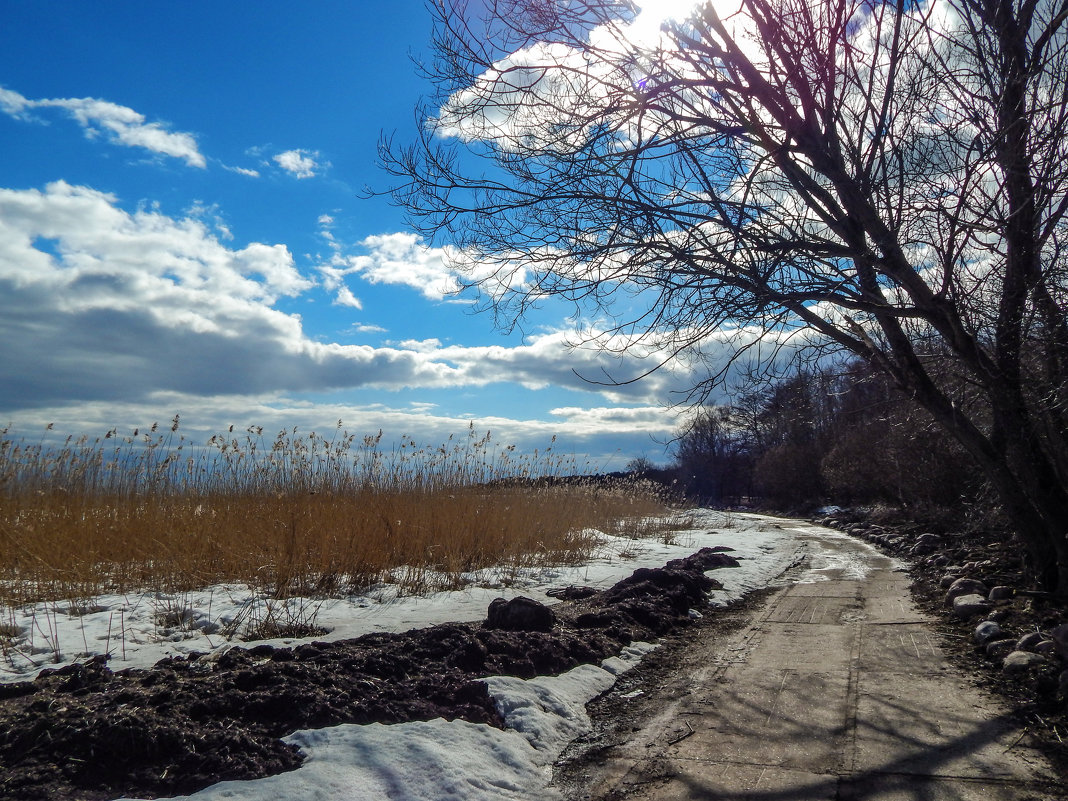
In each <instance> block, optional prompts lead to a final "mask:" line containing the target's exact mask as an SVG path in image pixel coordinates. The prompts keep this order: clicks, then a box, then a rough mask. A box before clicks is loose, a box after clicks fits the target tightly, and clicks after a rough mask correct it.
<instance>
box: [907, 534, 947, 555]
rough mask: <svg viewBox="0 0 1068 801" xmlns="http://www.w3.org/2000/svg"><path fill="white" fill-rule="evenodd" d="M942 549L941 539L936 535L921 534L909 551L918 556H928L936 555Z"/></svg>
mask: <svg viewBox="0 0 1068 801" xmlns="http://www.w3.org/2000/svg"><path fill="white" fill-rule="evenodd" d="M940 547H942V538H941V537H939V536H938V535H936V534H921V535H920V536H919V537H918V538H917V539H916V542H915V543H914V544H913V546H912V548H910V549H909V551H910V553H913V554H915V555H916V556H926V555H927V554H931V553H934V552H935V551H937V550H938V549H939V548H940Z"/></svg>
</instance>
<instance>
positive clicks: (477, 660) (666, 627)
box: [0, 548, 737, 801]
mask: <svg viewBox="0 0 1068 801" xmlns="http://www.w3.org/2000/svg"><path fill="white" fill-rule="evenodd" d="M722 550H723V549H716V550H713V549H708V548H705V549H702V550H701V551H700V552H698V553H697V554H694V555H693V556H690V557H687V559H683V560H673V561H672V562H671V563H669V564H668V565H667V566H666V567H664V568H656V569H640V570H637V571H635V573H634V574H633V575H632V576H630V577H629V578H627V579H624V580H623V581H621V582H619V583H618V584H616V585H615V586H614V587H612V588H610V589H608V590H605V591H603V592H597V591H593V590H589V589H588V588H561V589H560V591H559V592H558V593H557V595H559V596H560V597H564V598H571V599H573V600H565V601H562V602H561V603H560V604H558V605H556V606H554V607H553V612H554V613H555V619H556V623H555V625H554V626H553V627H552V628H551V630H549V631H547V632H546V631H514V630H502V629H499V628H489V627H488V626H480V625H477V624H460V623H451V624H445V625H440V626H434V627H432V628H428V629H421V630H417V631H411V632H406V633H403V634H370V635H367V636H364V637H360V638H357V639H352V640H343V641H337V642H312V643H306V644H303V645H298V646H296V647H293V648H275V647H272V646H268V645H259V646H256V647H253V648H248V649H245V648H231V649H230V650H228V651H225V652H223V653H218V652H216V653H213V654H201V655H197V654H192V655H190V656H188V657H186V658H168V659H164V660H162V661H160V662H159V663H157V664H156V665H155V666H154V667H153V668H151V669H149V670H140V669H126V670H120V671H114V672H113V671H112V670H111V669H110V668H109V667H108V665H107V660H106V658H105V657H97V658H94V659H91V660H89V661H88V662H85V663H80V664H75V665H70V666H67V667H64V668H60V669H58V670H44V671H42V672H41V674H40V675H39V676H38V678H36V679H35V680H34V681H32V682H20V683H16V684H7V685H0V797H2V798H4V799H11V800H12V801H31V800H32V801H38V800H39V799H54V798H78V799H84V801H98V800H102V799H109V798H115V797H118V796H121V795H135V796H142V797H159V796H163V795H176V794H187V793H191V792H195V791H196V790H199V789H201V788H203V787H207V786H208V785H211V784H214V783H215V782H218V781H223V780H227V779H252V778H258V777H262V776H268V775H272V774H275V773H280V772H284V771H287V770H293V769H295V768H297V767H299V766H300V764H301V762H302V760H303V755H302V754H301V753H300V751H299V750H298V749H296V748H295V747H293V746H290V745H287V744H285V743H283V742H282V741H281V740H280V739H279V738H281V737H284V736H285V735H287V734H290V733H292V732H294V731H297V730H299V729H308V728H321V727H325V726H333V725H338V724H341V723H357V724H363V723H374V722H377V723H401V722H405V721H414V720H431V719H433V718H439V717H440V718H445V719H446V720H455V719H462V720H466V721H470V722H473V723H485V724H488V725H491V726H496V727H498V728H499V727H501V726H503V721H502V720H501V717H500V715H499V713H498V712H497V709H496V707H495V705H494V703H493V699H492V698H491V697H490V695H489V693H488V691H487V689H486V684H485V683H484V682H483V681H480V679H481V678H484V677H486V676H492V675H511V676H518V677H521V678H530V677H533V676H536V675H553V674H557V673H561V672H563V671H566V670H570V669H571V668H573V667H576V666H577V665H579V664H583V663H599V662H600V661H601V660H603V659H605V658H606V657H608V656H611V655H613V654H615V653H617V652H618V651H619V650H620V648H621V647H622V646H623V645H626V644H628V643H630V642H635V641H641V640H649V639H654V638H657V637H661V636H663V635H665V634H668V633H670V632H673V631H676V630H679V629H681V628H683V627H686V626H690V625H692V623H693V618H694V616H692V615H691V614H690V610H691V609H704V608H705V607H706V606H707V605H708V600H707V599H708V596H707V592H708V590H710V589H714V588H718V587H719V586H720V585H719V583H718V582H716V581H715V580H714V579H711V578H709V577H708V576H706V575H705V574H704V571H706V570H710V569H713V568H716V567H728V566H731V565H732V564H734V565H736V564H737V562H736V561H735V560H734V559H733V558H732V557H730V556H728V555H726V554H724V553H722V552H721V551H722Z"/></svg>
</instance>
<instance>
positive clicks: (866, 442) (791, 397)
mask: <svg viewBox="0 0 1068 801" xmlns="http://www.w3.org/2000/svg"><path fill="white" fill-rule="evenodd" d="M959 394H960V397H959V399H958V400H959V402H960V403H961V404H966V403H970V402H972V401H971V400H970V398H969V397H968V392H967V388H966V387H964V386H962V387H961V388H960V393H959ZM673 456H674V462H673V464H671V465H670V466H668V467H667V468H657V467H655V466H654V465H652V464H650V463H649V462H647V461H646V460H644V459H637V460H635V461H634V462H632V463H631V464H630V465H628V467H629V468H630V469H631V470H632V471H633V472H637V473H640V474H642V475H643V476H645V477H646V478H649V479H652V480H654V481H658V482H663V483H665V484H674V486H675V487H676V488H677V489H678V490H679V491H680V492H682V493H684V494H685V495H686V496H688V497H689V498H691V499H695V500H699V501H701V502H703V503H708V504H713V505H729V506H739V505H753V506H762V507H765V508H774V509H779V510H784V511H787V510H792V511H803V510H805V509H811V508H814V507H816V506H818V505H823V504H828V503H833V504H840V505H858V504H865V505H869V504H887V505H893V506H906V507H911V508H914V509H916V510H920V509H923V510H928V511H930V510H937V509H941V510H958V511H960V510H963V509H967V510H968V511H976V510H979V509H981V510H982V511H983V512H984V514H985V513H987V512H989V511H990V504H988V503H986V502H984V499H985V496H986V493H985V486H984V481H983V477H982V475H981V473H980V472H979V471H978V469H977V468H976V467H975V465H974V463H973V462H972V460H971V458H970V457H969V455H968V454H967V453H966V452H965V451H964V450H963V448H961V447H960V446H959V445H958V444H957V443H956V442H955V441H954V440H953V439H951V438H950V437H948V436H947V435H946V434H945V433H943V431H942V430H941V429H940V428H939V427H938V426H936V425H935V424H934V422H933V421H932V420H931V418H930V417H929V415H927V413H926V412H924V411H923V410H922V409H920V408H919V407H918V406H917V405H916V404H914V403H912V402H911V401H910V400H909V399H908V398H907V397H906V396H905V395H903V394H902V393H900V392H898V391H897V390H895V389H894V388H893V387H892V386H890V384H889V383H888V381H887V379H886V378H885V377H883V376H881V375H878V374H875V373H873V372H872V371H871V370H870V369H868V368H867V367H866V366H865V365H863V364H861V363H856V362H854V363H849V364H846V365H841V366H838V367H836V368H828V369H822V370H808V371H801V372H798V373H796V374H794V375H791V376H789V377H787V378H784V379H781V380H778V381H776V382H774V383H772V384H770V385H768V386H766V387H764V388H762V389H760V390H757V391H753V392H750V393H747V394H743V395H740V396H739V397H738V399H737V400H736V401H735V402H733V403H730V404H727V405H722V406H713V407H705V408H703V409H701V410H700V411H699V412H698V414H697V415H696V416H695V417H694V418H693V420H692V422H691V423H690V425H689V426H688V427H687V428H685V429H684V430H682V431H680V432H679V434H678V438H677V440H676V441H675V443H674V447H673Z"/></svg>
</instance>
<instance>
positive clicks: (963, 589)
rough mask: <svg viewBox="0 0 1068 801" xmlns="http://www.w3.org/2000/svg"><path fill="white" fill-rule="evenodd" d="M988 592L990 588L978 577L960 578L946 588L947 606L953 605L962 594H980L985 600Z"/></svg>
mask: <svg viewBox="0 0 1068 801" xmlns="http://www.w3.org/2000/svg"><path fill="white" fill-rule="evenodd" d="M988 592H990V589H989V588H988V587H987V586H986V585H985V584H983V582H981V581H979V580H978V579H972V578H959V579H957V580H956V581H954V582H953V583H952V584H950V585H949V589H948V590H946V606H950V607H951V606H953V602H954V601H955V600H956V599H957V598H959V597H960V596H962V595H979V596H982V599H983V600H984V601H985V600H986V596H987V593H988Z"/></svg>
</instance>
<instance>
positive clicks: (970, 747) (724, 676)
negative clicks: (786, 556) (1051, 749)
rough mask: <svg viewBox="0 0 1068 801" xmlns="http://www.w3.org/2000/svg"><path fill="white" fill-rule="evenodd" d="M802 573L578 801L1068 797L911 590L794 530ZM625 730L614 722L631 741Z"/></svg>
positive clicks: (835, 537)
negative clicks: (959, 666)
mask: <svg viewBox="0 0 1068 801" xmlns="http://www.w3.org/2000/svg"><path fill="white" fill-rule="evenodd" d="M782 525H783V526H784V527H788V528H789V529H791V530H792V531H793V532H794V533H796V535H797V537H798V541H799V544H800V547H802V548H803V549H804V550H805V552H806V553H807V554H808V556H807V558H806V560H805V569H804V570H802V571H796V572H799V573H800V575H795V576H794V577H793V578H792V579H791V581H790V582H789V583H788V584H787V585H786V586H784V587H783V588H782V589H780V590H778V591H777V592H776V593H775V594H774V595H772V596H771V597H770V599H769V600H768V601H767V603H766V604H764V605H763V606H762V607H761V608H759V609H758V610H757V611H756V612H755V613H754V617H753V619H752V621H751V623H750V624H749V625H748V626H747V627H744V628H742V629H740V630H738V631H736V632H735V633H734V634H732V635H730V636H728V637H726V638H719V639H716V638H707V639H708V641H707V642H705V641H702V640H698V641H696V642H694V643H693V645H692V646H689V647H687V648H686V656H685V658H684V660H685V661H684V664H685V666H686V667H685V669H682V670H680V671H678V672H677V673H675V674H674V675H673V676H672V677H671V678H670V679H669V680H667V683H666V684H663V686H659V687H647V688H644V690H643V692H644V693H645V694H646V695H647V696H648V697H647V698H645V699H644V704H643V708H644V709H646V710H652V711H651V712H649V713H648V714H646V715H644V716H642V717H640V718H638V719H635V720H634V721H631V723H632V724H633V725H632V726H628V728H633V729H634V730H633V731H632V732H628V736H626V737H625V738H617V739H616V740H615V741H614V742H609V743H605V742H602V743H599V744H597V743H593V744H592V746H591V747H593V748H596V750H598V751H599V754H598V757H597V758H596V759H587V760H585V761H584V764H583V768H582V771H581V772H582V774H583V779H582V781H581V782H580V785H581V786H576V785H574V784H572V786H570V787H569V788H567V789H568V795H569V797H571V798H576V799H577V798H581V799H650V800H652V799H724V800H726V799H731V801H742V800H743V799H744V800H745V801H809V800H815V801H823V799H828V800H830V799H835V800H836V801H861V800H862V799H863V801H904V800H905V799H924V801H950V800H951V799H952V800H953V801H973V800H974V801H980V800H981V801H995V800H996V801H1000V800H1001V799H1004V800H1005V801H1009V800H1010V799H1011V801H1024V800H1025V799H1042V800H1043V801H1046V800H1047V799H1059V798H1068V787H1066V786H1065V785H1064V784H1063V778H1062V777H1061V776H1059V775H1058V773H1057V771H1056V770H1055V769H1054V768H1053V767H1052V766H1051V765H1050V764H1049V763H1048V762H1047V761H1046V759H1045V758H1044V757H1043V755H1042V754H1040V753H1039V752H1038V751H1037V750H1035V749H1033V748H1031V747H1030V745H1029V739H1028V735H1027V732H1026V731H1025V730H1021V729H1020V728H1019V726H1018V725H1017V724H1015V723H1014V722H1013V720H1012V719H1011V718H1010V716H1009V715H1008V714H1007V712H1006V710H1005V709H1004V708H1003V707H1002V706H1001V705H1000V704H999V703H998V702H997V701H996V700H994V699H992V698H990V697H988V696H986V695H985V694H983V693H981V692H980V691H979V690H977V689H976V688H975V687H974V686H972V684H971V683H970V682H969V680H968V678H967V677H966V676H965V675H964V674H962V673H959V672H958V671H957V670H956V669H955V668H953V667H952V666H951V665H950V664H949V663H948V662H947V661H946V659H945V657H944V655H943V653H942V652H941V650H940V649H939V647H938V644H937V641H936V640H937V637H936V635H935V634H934V633H933V631H932V629H931V627H930V625H929V621H928V619H926V618H925V617H924V615H923V614H922V613H920V612H919V611H918V610H917V609H916V608H915V607H914V606H913V604H912V602H911V600H910V596H909V589H908V587H909V579H908V576H907V574H905V573H904V572H902V570H901V569H900V567H899V566H898V565H897V564H896V563H895V562H894V561H893V560H891V559H890V558H888V557H885V556H883V555H881V554H879V553H878V552H877V551H875V550H874V549H872V548H871V547H870V546H868V545H867V544H864V543H861V542H859V541H856V540H853V539H850V538H849V537H846V536H844V535H842V534H840V533H838V532H834V531H831V530H829V529H826V528H822V527H819V526H811V525H807V524H803V523H795V522H784V523H783V524H782ZM618 731H619V727H618V726H617V727H616V732H617V733H618Z"/></svg>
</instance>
